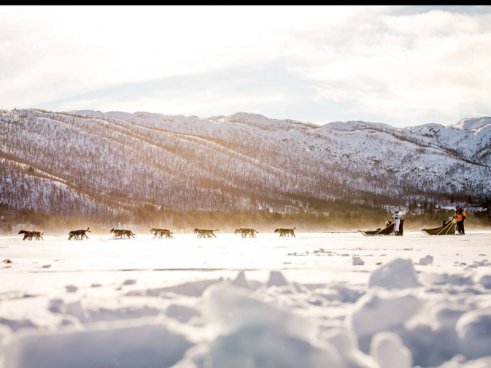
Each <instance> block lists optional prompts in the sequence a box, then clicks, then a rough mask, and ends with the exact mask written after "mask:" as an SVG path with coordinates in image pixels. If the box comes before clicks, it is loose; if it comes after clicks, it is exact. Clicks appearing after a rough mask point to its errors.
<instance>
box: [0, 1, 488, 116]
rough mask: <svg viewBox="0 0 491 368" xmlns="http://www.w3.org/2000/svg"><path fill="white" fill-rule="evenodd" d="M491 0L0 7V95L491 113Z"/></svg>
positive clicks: (168, 107) (42, 102)
mask: <svg viewBox="0 0 491 368" xmlns="http://www.w3.org/2000/svg"><path fill="white" fill-rule="evenodd" d="M490 25H491V7H485V6H480V7H456V6H447V7H420V6H418V7H416V6H412V7H400V6H397V7H374V6H371V7H362V6H348V7H339V6H324V7H312V6H309V7H298V6H295V7H294V6H291V7H287V6H284V7H258V6H241V7H231V6H208V7H206V6H203V7H198V6H194V7H189V6H186V7H175V6H174V7H157V6H156V7H149V6H145V7H123V6H120V7H94V6H86V7H73V6H70V7H68V6H66V7H48V6H44V7H31V6H22V7H6V6H2V7H0V108H8V109H12V108H23V107H39V108H45V109H50V110H64V111H66V110H79V109H94V110H102V111H110V110H122V111H128V112H136V111H150V112H160V113H164V114H182V115H199V116H202V117H207V116H212V115H228V114H232V113H235V112H253V113H260V114H263V115H266V116H268V117H272V118H290V119H296V120H300V121H305V122H313V123H318V124H324V123H327V122H330V121H337V120H343V121H344V120H365V121H372V122H385V123H389V124H392V125H398V126H409V125H417V124H423V123H429V122H439V123H443V124H448V123H452V122H456V121H457V120H459V119H461V118H464V117H473V116H483V115H487V116H491V26H490Z"/></svg>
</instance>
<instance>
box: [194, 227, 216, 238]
mask: <svg viewBox="0 0 491 368" xmlns="http://www.w3.org/2000/svg"><path fill="white" fill-rule="evenodd" d="M215 231H218V230H210V229H198V228H196V229H194V233H195V234H196V235H197V236H198V239H199V238H211V237H214V238H216V235H215Z"/></svg>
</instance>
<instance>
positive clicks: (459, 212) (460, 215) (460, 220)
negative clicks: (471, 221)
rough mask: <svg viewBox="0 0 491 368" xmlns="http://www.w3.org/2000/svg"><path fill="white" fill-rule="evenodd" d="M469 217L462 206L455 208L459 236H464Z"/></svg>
mask: <svg viewBox="0 0 491 368" xmlns="http://www.w3.org/2000/svg"><path fill="white" fill-rule="evenodd" d="M466 217H467V212H466V210H464V209H463V208H462V207H460V206H456V207H455V222H456V223H457V231H458V232H459V234H461V235H464V234H465V230H464V221H465V218H466Z"/></svg>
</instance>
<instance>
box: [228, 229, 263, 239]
mask: <svg viewBox="0 0 491 368" xmlns="http://www.w3.org/2000/svg"><path fill="white" fill-rule="evenodd" d="M257 233H259V231H257V230H256V229H250V228H247V227H240V228H238V229H235V231H234V234H241V235H242V237H243V238H246V237H247V235H249V236H250V237H251V238H255V237H256V234H257Z"/></svg>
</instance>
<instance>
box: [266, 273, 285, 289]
mask: <svg viewBox="0 0 491 368" xmlns="http://www.w3.org/2000/svg"><path fill="white" fill-rule="evenodd" d="M286 285H288V281H286V278H285V276H283V274H282V273H281V272H280V271H271V272H270V273H269V279H268V282H267V286H268V287H271V286H286Z"/></svg>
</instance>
